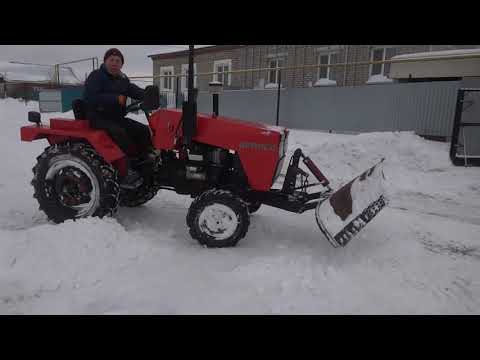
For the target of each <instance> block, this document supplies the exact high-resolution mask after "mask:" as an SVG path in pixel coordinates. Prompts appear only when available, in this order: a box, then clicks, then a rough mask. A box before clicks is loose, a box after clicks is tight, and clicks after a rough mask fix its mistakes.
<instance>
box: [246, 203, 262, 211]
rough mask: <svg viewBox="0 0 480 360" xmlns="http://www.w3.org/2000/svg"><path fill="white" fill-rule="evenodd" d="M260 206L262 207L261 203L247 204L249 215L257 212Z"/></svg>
mask: <svg viewBox="0 0 480 360" xmlns="http://www.w3.org/2000/svg"><path fill="white" fill-rule="evenodd" d="M261 206H262V203H261V202H254V203H250V204H248V212H249V213H250V214H253V213H255V212H257V211H258V210H259V209H260V207H261Z"/></svg>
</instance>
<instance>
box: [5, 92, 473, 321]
mask: <svg viewBox="0 0 480 360" xmlns="http://www.w3.org/2000/svg"><path fill="white" fill-rule="evenodd" d="M29 110H38V104H37V103H35V102H30V103H28V104H27V105H25V104H24V103H21V102H19V101H18V100H14V99H6V100H0V121H1V122H2V132H1V134H0V153H1V154H2V173H1V175H0V199H1V202H0V313H1V314H39V313H40V314H45V313H46V314H150V313H156V314H478V313H479V312H480V300H479V299H480V282H479V280H478V276H477V274H478V272H479V271H480V242H479V241H480V240H479V239H480V237H479V234H480V205H479V204H480V185H479V184H480V170H479V169H478V168H462V167H454V166H452V165H451V164H450V162H449V160H448V144H444V143H436V142H431V141H427V140H424V139H422V138H420V137H418V136H416V135H414V134H412V133H370V134H361V135H339V134H327V133H320V132H309V131H297V130H293V131H292V132H291V138H290V141H289V151H288V155H291V154H292V153H293V151H294V150H295V149H296V148H297V147H301V148H302V149H303V150H304V151H305V153H306V154H307V155H309V156H310V157H311V158H312V160H313V161H314V162H315V163H316V164H317V165H318V166H319V168H320V169H321V170H322V171H323V172H324V173H325V175H326V176H327V177H328V178H329V179H330V180H331V182H332V187H333V188H337V187H339V186H341V185H343V184H345V183H346V182H348V181H349V180H350V179H352V178H353V177H355V176H357V175H359V174H360V173H362V172H363V171H364V170H365V169H367V168H369V167H370V166H372V165H373V164H375V163H376V162H378V161H379V160H380V159H381V158H383V157H385V158H386V160H385V167H384V171H385V175H386V177H387V180H388V184H389V191H390V192H391V197H392V199H391V204H390V205H389V206H388V207H387V208H386V209H384V210H383V211H382V212H381V213H380V215H379V216H377V217H376V218H375V219H374V220H373V221H372V222H371V223H370V224H369V225H367V226H366V227H365V229H363V230H362V232H361V233H360V234H359V235H358V236H357V237H356V238H355V239H353V240H352V241H351V242H350V243H349V245H348V246H347V247H345V248H338V249H334V248H333V247H332V246H331V245H330V244H329V243H328V241H326V240H325V239H324V238H323V236H322V235H321V233H320V231H319V229H318V228H317V225H316V223H315V219H314V213H313V211H312V212H306V213H305V214H303V215H297V214H292V213H287V212H285V211H282V210H278V209H274V208H269V207H262V208H261V209H260V210H259V211H258V213H255V214H254V215H252V217H251V225H250V228H249V232H248V233H247V237H246V238H244V239H243V240H241V241H240V242H239V244H238V246H237V247H235V248H232V249H205V248H202V247H201V246H199V245H198V243H197V242H196V241H195V240H193V239H192V238H191V237H190V236H189V234H188V231H187V229H186V225H185V215H186V212H187V209H188V207H189V205H190V203H191V199H190V198H189V197H187V196H180V195H177V194H175V193H172V192H168V191H163V192H161V193H160V194H159V195H158V196H157V197H156V198H155V199H153V200H152V201H150V202H149V203H147V204H146V205H144V206H141V207H139V208H136V209H127V208H121V209H120V211H119V213H118V215H117V216H116V217H115V218H114V219H102V220H100V219H92V218H90V219H82V220H79V221H75V222H73V221H68V222H65V223H63V224H60V225H55V224H52V223H49V222H48V221H47V220H46V219H45V216H44V214H43V213H41V212H39V211H38V204H37V203H36V201H35V199H33V198H32V194H33V189H32V187H31V185H30V181H31V178H32V172H31V168H32V167H33V165H34V164H35V158H36V156H38V155H39V154H40V153H41V152H42V151H43V149H44V148H45V147H46V146H47V142H46V141H37V142H32V143H22V142H21V141H20V134H19V128H20V127H21V126H23V125H26V124H28V122H27V112H28V111H29ZM58 115H60V116H62V117H70V118H73V115H72V114H71V113H67V114H42V120H43V121H46V120H47V119H48V118H49V117H54V116H58ZM142 116H143V115H141V114H139V115H137V116H135V118H137V119H139V120H141V119H142ZM142 122H145V119H144V118H143V120H142ZM285 170H286V168H285V169H284V170H283V173H285Z"/></svg>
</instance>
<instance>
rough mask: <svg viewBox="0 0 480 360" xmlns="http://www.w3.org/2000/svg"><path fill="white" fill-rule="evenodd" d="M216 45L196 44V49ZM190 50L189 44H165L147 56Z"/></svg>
mask: <svg viewBox="0 0 480 360" xmlns="http://www.w3.org/2000/svg"><path fill="white" fill-rule="evenodd" d="M213 46H216V45H195V47H194V48H195V49H201V48H205V47H213ZM186 50H188V45H165V46H164V47H163V49H160V50H158V51H156V52H154V53H151V54H147V57H150V56H155V55H161V54H170V53H176V52H179V51H186Z"/></svg>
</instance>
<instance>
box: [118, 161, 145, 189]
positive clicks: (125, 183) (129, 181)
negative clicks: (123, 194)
mask: <svg viewBox="0 0 480 360" xmlns="http://www.w3.org/2000/svg"><path fill="white" fill-rule="evenodd" d="M130 164H131V161H130V159H128V160H127V168H128V172H127V175H126V176H124V177H123V178H122V179H121V180H120V187H121V188H123V189H128V190H132V189H136V188H137V187H139V186H140V185H142V184H143V178H142V176H141V175H140V174H139V173H138V171H135V170H133V169H132V168H131V167H130Z"/></svg>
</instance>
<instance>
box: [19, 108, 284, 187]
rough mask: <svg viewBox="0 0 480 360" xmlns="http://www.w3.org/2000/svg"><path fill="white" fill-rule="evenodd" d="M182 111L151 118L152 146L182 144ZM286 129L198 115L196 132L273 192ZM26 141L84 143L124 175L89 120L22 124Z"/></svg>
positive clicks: (114, 151) (119, 159) (120, 156)
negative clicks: (229, 154)
mask: <svg viewBox="0 0 480 360" xmlns="http://www.w3.org/2000/svg"><path fill="white" fill-rule="evenodd" d="M181 118H182V112H181V111H180V110H176V109H175V110H158V111H156V112H155V113H153V114H152V116H151V117H150V119H149V124H150V128H151V129H152V131H153V138H152V142H153V145H154V146H155V148H157V149H161V150H174V149H179V146H180V145H181V140H182V139H181V138H182V129H181ZM286 131H287V130H286V129H284V128H282V127H276V126H270V125H265V124H262V123H254V122H248V121H243V120H237V119H232V118H227V117H224V116H218V117H213V116H210V115H207V114H198V115H197V133H196V136H195V137H194V138H193V140H194V141H196V142H198V143H201V144H207V145H212V146H215V147H219V148H222V149H226V150H233V151H235V152H237V153H238V155H239V157H240V161H241V163H242V166H243V170H244V171H245V174H246V176H247V178H248V182H249V185H250V187H251V188H252V189H253V190H258V191H268V190H270V188H271V186H272V184H273V180H274V177H275V174H276V172H277V167H280V166H282V164H283V161H281V160H283V158H281V156H283V154H280V149H279V146H280V142H281V136H282V134H283V133H284V132H285V133H286ZM20 133H21V139H22V140H23V141H33V140H37V139H42V138H46V139H47V140H48V141H49V143H50V144H55V143H59V142H63V141H67V140H70V139H85V140H86V141H88V142H89V143H90V144H91V145H92V146H93V147H94V148H95V150H96V151H97V152H98V153H99V154H100V155H101V156H102V157H103V158H104V159H105V160H106V161H108V162H109V163H112V164H114V165H115V166H116V167H117V168H118V169H119V171H120V173H121V174H122V175H123V174H125V171H126V163H125V159H126V158H125V154H124V153H123V151H122V150H121V149H120V148H119V147H118V146H117V145H116V144H115V142H114V141H113V140H112V139H111V138H110V136H109V135H108V134H107V133H106V132H105V131H104V130H97V129H92V128H91V127H90V125H89V122H88V120H72V119H61V118H53V119H51V120H50V125H40V126H36V125H31V126H24V127H22V128H21V130H20Z"/></svg>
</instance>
